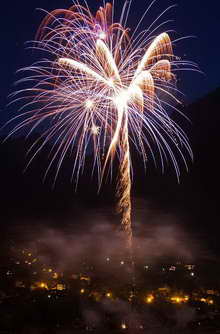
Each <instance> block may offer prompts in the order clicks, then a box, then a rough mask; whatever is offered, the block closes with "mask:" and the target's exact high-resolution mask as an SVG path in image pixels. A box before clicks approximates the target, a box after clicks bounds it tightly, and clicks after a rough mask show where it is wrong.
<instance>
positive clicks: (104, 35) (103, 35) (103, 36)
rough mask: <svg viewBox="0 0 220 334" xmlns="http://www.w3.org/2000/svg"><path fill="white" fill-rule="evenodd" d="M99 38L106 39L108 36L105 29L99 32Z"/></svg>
mask: <svg viewBox="0 0 220 334" xmlns="http://www.w3.org/2000/svg"><path fill="white" fill-rule="evenodd" d="M99 38H100V39H105V38H106V33H105V32H104V31H101V32H100V33H99Z"/></svg>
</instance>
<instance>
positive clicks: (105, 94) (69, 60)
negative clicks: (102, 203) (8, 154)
mask: <svg viewBox="0 0 220 334" xmlns="http://www.w3.org/2000/svg"><path fill="white" fill-rule="evenodd" d="M154 2H155V1H153V2H152V4H151V5H150V6H149V9H150V8H151V6H152V5H153V3H154ZM130 5H131V3H129V2H126V3H125V5H124V7H123V9H122V15H121V19H120V22H119V23H114V22H113V18H114V11H113V9H114V8H113V6H112V5H111V4H109V3H106V4H105V6H104V7H100V9H99V10H98V11H97V13H96V15H95V16H93V15H92V13H91V12H90V10H89V7H88V5H87V4H86V5H85V6H84V7H83V6H81V5H80V4H79V3H78V2H75V3H74V4H73V6H72V7H71V8H70V9H68V10H62V9H60V10H54V11H52V12H51V13H47V15H46V17H45V19H44V20H43V22H42V24H41V26H40V29H39V31H38V35H37V42H34V44H33V46H32V48H34V49H39V50H43V51H46V52H47V53H48V54H49V55H50V58H49V59H46V60H42V61H39V62H37V63H35V64H33V65H32V66H30V67H26V68H24V69H23V71H25V72H26V71H30V72H31V75H30V76H27V77H26V79H22V80H20V82H25V81H26V82H33V86H32V88H28V89H23V90H20V91H18V92H16V93H14V94H13V95H12V97H13V99H14V101H13V102H17V101H23V105H22V107H21V108H20V111H21V115H20V117H22V120H21V121H20V122H19V123H17V125H16V126H15V127H14V129H13V130H12V131H11V132H10V135H12V134H14V133H15V132H17V131H19V130H20V129H22V128H23V127H25V126H30V127H31V130H30V133H32V132H33V131H34V130H35V129H36V128H37V126H39V125H41V123H42V122H44V121H45V120H50V125H49V126H48V128H47V129H46V130H44V131H43V133H42V135H41V137H40V138H39V139H38V140H36V142H34V144H33V145H32V146H31V148H30V150H29V153H32V156H31V158H30V162H31V161H32V160H33V159H34V157H35V156H36V155H37V154H38V153H39V152H40V151H41V150H42V149H43V147H44V146H45V145H46V144H47V143H48V141H50V140H52V141H53V145H52V148H51V152H50V163H49V166H48V168H47V171H46V173H45V175H47V173H48V172H49V170H50V168H51V167H52V166H53V165H57V172H56V175H55V180H56V178H57V176H58V173H59V170H60V168H61V165H62V163H63V160H64V158H65V156H66V155H67V154H69V153H72V152H73V151H75V161H74V164H73V175H75V179H76V185H77V183H78V179H79V176H80V172H81V171H82V170H83V168H84V166H85V160H86V152H87V151H88V150H91V145H93V152H94V164H93V170H94V169H95V166H97V171H98V178H99V185H101V183H102V180H103V178H104V175H105V171H106V168H107V165H108V166H110V167H109V168H112V162H113V160H114V158H115V156H117V157H118V159H119V163H120V167H119V177H118V185H117V196H118V210H119V212H120V213H121V217H122V218H121V226H122V230H123V231H124V232H125V234H126V236H127V245H129V246H131V243H132V227H131V196H130V192H131V173H132V165H131V157H130V145H131V143H132V144H133V145H134V146H135V148H136V149H137V150H138V151H139V152H140V154H141V155H142V156H143V162H144V165H145V163H146V157H147V153H148V152H149V153H151V155H152V157H153V159H155V156H154V152H155V150H156V151H157V152H158V153H159V156H160V158H161V166H162V170H163V169H164V164H165V161H167V160H168V158H170V160H171V162H172V164H173V166H174V169H175V172H176V175H177V178H179V174H180V169H179V166H178V162H177V158H176V157H175V155H174V153H173V148H175V153H178V154H179V157H180V158H181V159H182V161H183V163H184V164H185V166H186V168H187V163H186V159H185V153H186V152H187V153H188V154H189V156H190V157H192V151H191V148H190V145H189V143H188V140H187V137H186V135H185V133H184V132H183V131H182V129H181V128H180V127H179V126H178V125H177V124H176V123H175V122H174V121H173V120H171V118H170V117H169V115H168V114H167V112H166V110H165V108H164V106H169V108H173V110H175V111H176V108H175V107H173V106H172V103H171V102H168V101H166V98H168V99H169V101H170V100H172V101H173V103H175V104H176V103H177V102H179V101H178V99H177V98H176V97H175V95H176V92H178V90H177V88H176V85H175V74H174V72H175V71H179V70H180V69H183V70H185V69H189V68H190V69H193V70H197V68H196V65H195V64H193V63H189V62H185V61H181V60H179V59H178V58H177V57H175V56H174V55H173V47H172V42H171V39H170V37H169V35H168V33H167V32H164V33H161V34H159V35H156V36H155V35H152V34H155V33H156V32H157V30H158V29H159V28H160V27H161V26H162V24H160V25H159V26H158V27H155V26H154V25H155V22H157V21H158V19H159V18H160V17H161V16H162V15H163V14H164V13H165V12H166V11H167V10H165V11H164V12H162V14H161V15H159V17H158V18H157V19H156V20H154V22H153V23H152V24H151V25H150V27H151V28H152V34H150V33H149V31H148V30H145V31H142V32H140V34H136V32H135V34H134V35H132V36H131V38H130V37H129V34H128V31H129V29H128V28H126V27H124V25H125V24H126V22H127V19H128V14H129V9H130ZM126 6H127V7H126ZM168 9H169V8H168ZM145 14H146V13H144V15H145ZM142 20H143V18H142V19H141V21H140V22H142ZM167 22H168V21H167ZM165 23H166V22H165ZM51 57H52V60H51ZM24 92H26V94H27V95H25V96H24ZM162 97H163V98H162ZM28 99H29V100H28ZM26 101H28V102H26ZM24 109H25V110H26V111H23V110H24ZM17 119H19V116H18V117H17V118H16V121H17ZM103 152H106V157H105V159H104V161H103V159H102V157H103Z"/></svg>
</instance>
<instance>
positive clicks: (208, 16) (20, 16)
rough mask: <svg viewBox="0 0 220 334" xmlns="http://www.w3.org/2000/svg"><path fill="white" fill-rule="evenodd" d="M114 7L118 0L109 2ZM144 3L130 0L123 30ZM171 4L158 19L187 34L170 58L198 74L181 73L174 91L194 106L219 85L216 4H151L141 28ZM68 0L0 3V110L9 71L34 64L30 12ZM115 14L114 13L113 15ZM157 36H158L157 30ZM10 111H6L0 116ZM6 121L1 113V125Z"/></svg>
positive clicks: (219, 11)
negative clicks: (193, 67) (188, 62)
mask: <svg viewBox="0 0 220 334" xmlns="http://www.w3.org/2000/svg"><path fill="white" fill-rule="evenodd" d="M115 2H116V4H117V6H116V7H119V8H120V5H121V3H123V1H122V0H116V1H115ZM149 3H150V1H146V0H145V1H140V0H133V7H132V8H133V9H132V11H131V14H130V19H129V24H128V25H129V26H131V27H134V26H135V23H136V22H138V19H139V18H140V17H141V14H142V13H143V12H144V10H145V9H146V8H147V5H148V4H149ZM88 4H89V5H90V6H91V8H94V9H97V8H98V7H99V6H100V5H101V4H102V2H101V1H99V0H88ZM173 4H177V7H176V8H174V9H171V10H170V12H168V13H167V14H165V16H164V19H161V20H160V21H159V22H162V21H163V20H164V21H165V20H167V19H171V20H174V22H171V23H169V24H168V25H167V26H166V27H167V29H172V30H175V31H176V35H175V36H176V37H181V36H183V37H184V36H189V35H193V36H195V38H190V39H186V40H183V41H181V42H179V43H178V44H177V46H176V48H175V53H176V54H177V55H178V56H181V57H183V59H187V60H192V61H194V62H196V63H197V64H198V65H199V67H200V69H201V71H202V72H203V73H204V74H198V73H187V74H186V75H181V77H180V79H179V80H180V81H181V82H180V84H179V87H180V88H181V90H182V91H183V92H184V93H185V96H186V98H185V100H186V102H187V101H189V102H191V101H194V100H196V99H198V98H200V97H202V96H203V95H205V94H207V93H208V92H210V91H212V90H214V89H215V88H217V87H218V86H219V85H220V79H219V75H218V73H219V70H218V69H219V59H220V47H219V28H220V2H219V1H218V0H211V1H206V0H193V1H183V0H179V1H174V0H172V1H171V0H163V1H159V0H158V1H157V2H156V3H155V4H154V5H153V7H152V9H151V10H150V12H149V14H147V16H146V18H145V20H144V22H143V26H142V27H143V28H144V27H147V26H148V25H149V23H150V22H151V21H152V20H153V19H154V18H156V17H157V16H158V14H159V13H160V12H161V11H162V10H164V9H165V8H166V7H168V6H170V5H173ZM70 5H71V1H70V0H31V1H26V0H20V1H14V2H13V5H12V3H11V2H10V1H4V10H3V11H2V15H1V21H0V25H1V54H0V58H1V82H2V85H1V102H0V108H1V109H4V106H5V104H6V97H7V96H8V94H9V93H10V92H11V91H13V87H12V84H13V82H14V81H15V80H16V76H15V71H16V70H17V69H18V68H20V67H22V66H27V65H30V64H31V63H32V61H34V60H36V58H34V55H33V54H32V52H31V51H30V50H25V45H24V43H25V42H26V41H28V40H32V39H33V38H34V36H35V33H36V30H37V28H38V26H39V24H40V21H41V19H42V17H43V13H41V12H40V11H37V10H36V8H43V9H46V10H48V11H50V10H52V9H56V8H68V7H69V6H70ZM117 12H118V10H117ZM161 32H162V31H161ZM9 112H12V111H11V110H10V111H9V110H7V111H5V113H7V114H8V113H9ZM7 118H8V116H7V115H5V114H3V118H2V117H1V119H2V120H4V119H7Z"/></svg>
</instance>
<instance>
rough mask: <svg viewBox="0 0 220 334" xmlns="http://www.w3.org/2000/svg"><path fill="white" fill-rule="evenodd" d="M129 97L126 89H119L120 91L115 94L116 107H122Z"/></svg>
mask: <svg viewBox="0 0 220 334" xmlns="http://www.w3.org/2000/svg"><path fill="white" fill-rule="evenodd" d="M130 97H131V96H130V93H129V90H128V89H126V90H121V91H120V93H119V94H118V95H117V96H115V98H114V103H115V105H116V106H117V108H124V107H126V106H127V104H128V101H129V99H130Z"/></svg>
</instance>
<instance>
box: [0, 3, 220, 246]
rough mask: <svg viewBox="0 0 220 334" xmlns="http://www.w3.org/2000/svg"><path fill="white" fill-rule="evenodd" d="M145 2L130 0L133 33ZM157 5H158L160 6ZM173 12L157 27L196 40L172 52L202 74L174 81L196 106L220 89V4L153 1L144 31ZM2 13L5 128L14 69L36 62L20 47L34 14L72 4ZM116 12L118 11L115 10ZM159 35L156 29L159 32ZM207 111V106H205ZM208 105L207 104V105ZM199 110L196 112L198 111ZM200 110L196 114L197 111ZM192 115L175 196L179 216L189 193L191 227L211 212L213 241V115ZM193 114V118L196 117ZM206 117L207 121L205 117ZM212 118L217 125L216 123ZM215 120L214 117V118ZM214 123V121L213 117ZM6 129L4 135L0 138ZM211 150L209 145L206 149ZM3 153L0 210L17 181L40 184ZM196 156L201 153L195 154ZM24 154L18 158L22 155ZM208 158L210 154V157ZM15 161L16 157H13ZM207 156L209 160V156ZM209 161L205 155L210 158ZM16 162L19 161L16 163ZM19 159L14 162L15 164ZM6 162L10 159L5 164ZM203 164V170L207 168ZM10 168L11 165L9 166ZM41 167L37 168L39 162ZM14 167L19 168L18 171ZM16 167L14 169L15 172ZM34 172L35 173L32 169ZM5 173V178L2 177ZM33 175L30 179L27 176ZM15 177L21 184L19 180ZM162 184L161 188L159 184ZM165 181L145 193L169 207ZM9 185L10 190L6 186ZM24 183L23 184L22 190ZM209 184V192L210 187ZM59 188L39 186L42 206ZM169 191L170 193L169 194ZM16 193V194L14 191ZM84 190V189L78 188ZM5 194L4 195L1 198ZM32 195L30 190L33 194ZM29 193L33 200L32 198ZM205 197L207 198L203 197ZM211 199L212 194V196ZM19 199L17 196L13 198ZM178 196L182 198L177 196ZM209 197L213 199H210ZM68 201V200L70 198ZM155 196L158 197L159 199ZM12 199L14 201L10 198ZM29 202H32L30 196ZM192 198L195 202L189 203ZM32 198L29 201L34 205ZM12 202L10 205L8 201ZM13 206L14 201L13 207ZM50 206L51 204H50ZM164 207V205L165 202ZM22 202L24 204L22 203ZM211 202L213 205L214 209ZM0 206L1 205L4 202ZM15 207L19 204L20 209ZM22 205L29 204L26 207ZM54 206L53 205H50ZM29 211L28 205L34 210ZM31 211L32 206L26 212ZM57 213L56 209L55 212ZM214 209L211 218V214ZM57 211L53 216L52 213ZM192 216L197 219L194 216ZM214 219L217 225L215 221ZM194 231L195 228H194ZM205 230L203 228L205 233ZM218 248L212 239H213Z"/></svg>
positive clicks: (13, 7)
mask: <svg viewBox="0 0 220 334" xmlns="http://www.w3.org/2000/svg"><path fill="white" fill-rule="evenodd" d="M115 2H116V4H117V7H119V8H120V4H121V3H123V1H122V0H118V1H117V0H115ZM149 2H150V1H142V0H133V7H132V8H133V9H132V10H131V13H130V19H129V21H128V25H129V26H130V27H131V28H133V27H135V24H136V22H138V19H139V18H140V17H141V15H142V13H143V12H144V10H145V9H146V8H147V5H148V4H149ZM161 3H162V5H161ZM176 3H177V7H175V8H173V9H171V10H170V11H169V12H168V13H167V14H166V15H165V16H164V18H163V19H161V20H160V21H159V22H162V21H165V20H167V19H171V20H172V19H173V20H174V22H171V23H170V24H168V25H167V26H166V27H167V29H173V30H175V32H176V33H175V34H174V35H175V37H176V38H178V37H181V36H182V37H184V36H189V35H193V36H195V37H193V38H189V39H185V40H182V41H180V42H179V43H178V44H177V45H176V47H175V54H176V55H178V56H181V57H182V58H183V59H186V60H192V61H194V62H196V63H197V64H198V65H199V68H200V69H201V71H202V72H203V74H201V73H193V72H188V73H183V74H181V75H180V77H179V88H180V89H181V91H183V92H184V94H185V101H186V103H187V104H188V103H191V102H194V101H197V100H198V99H200V98H202V97H203V96H205V95H206V94H208V93H210V92H212V91H214V90H215V89H216V88H218V87H220V80H219V60H220V46H219V25H220V1H218V0H211V1H206V0H193V1H189V0H188V1H186V0H179V1H174V0H172V1H170V0H158V1H157V2H156V3H155V5H154V6H153V7H152V9H151V11H150V12H149V13H148V14H147V16H146V19H145V20H144V21H143V25H142V28H146V27H148V26H149V24H150V23H152V21H153V20H154V19H155V18H156V17H157V16H158V15H159V14H160V13H161V11H163V10H164V9H166V8H167V7H168V6H170V5H173V4H176ZM88 4H89V6H91V8H94V10H95V9H97V8H98V7H99V6H100V5H101V4H102V2H101V1H99V0H88ZM4 6H5V8H4V10H2V12H1V20H0V25H1V30H0V31H1V53H0V57H1V83H2V84H1V95H0V96H1V100H0V110H1V118H0V124H4V123H5V122H6V121H7V120H8V119H10V118H11V117H12V115H15V113H16V109H15V107H8V108H6V104H7V102H8V100H7V96H8V94H9V93H11V92H13V91H14V90H15V88H14V87H13V82H14V81H16V80H17V79H18V77H17V76H16V75H15V72H16V70H18V69H19V68H21V67H23V66H28V65H31V64H32V63H33V62H34V61H36V60H38V58H36V56H35V54H34V53H33V52H32V51H31V50H26V49H25V42H26V41H29V40H32V39H34V36H35V33H36V31H37V28H38V26H39V24H40V22H41V20H42V18H43V13H42V12H40V11H37V10H36V8H43V9H46V10H48V11H51V10H53V9H57V8H68V7H70V6H71V1H69V0H31V1H27V0H21V1H15V2H14V3H13V4H12V3H11V2H10V1H4ZM117 12H118V9H117ZM162 31H163V30H162V29H161V31H159V32H162ZM207 106H209V103H208V104H207ZM211 106H212V105H211ZM198 108H199V107H198ZM200 109H201V110H200ZM200 109H198V110H196V112H194V114H193V115H192V118H193V122H194V124H195V129H194V130H195V133H196V134H195V135H194V143H195V144H194V146H195V151H196V154H195V164H194V167H192V170H191V174H190V175H189V177H188V179H185V181H183V183H184V182H185V190H184V191H185V192H183V193H182V194H181V191H183V188H181V187H180V188H178V189H179V190H176V189H177V187H178V185H177V183H176V185H175V187H174V188H175V191H176V192H178V194H179V195H178V196H179V197H178V196H177V197H178V198H179V201H180V202H181V200H182V202H183V204H181V205H182V211H184V196H186V191H189V192H190V193H189V196H188V195H187V197H189V198H191V200H190V199H189V200H188V204H187V205H188V207H187V208H186V211H187V210H188V212H190V211H192V207H193V210H195V214H194V216H193V217H191V219H192V220H193V219H194V223H195V224H196V223H197V222H198V221H199V220H201V216H202V214H201V212H200V207H205V206H206V215H204V219H203V222H201V224H200V226H201V225H202V224H203V225H204V226H205V225H206V226H207V217H208V215H209V212H211V218H210V221H209V223H212V224H216V225H215V227H214V225H212V227H213V228H215V229H214V230H213V232H212V233H213V234H212V235H213V237H214V235H215V236H217V234H215V232H216V233H217V231H219V228H218V227H216V226H217V216H218V214H217V210H218V203H217V197H216V195H217V186H216V188H215V190H214V191H213V189H214V184H215V175H217V173H218V171H217V166H218V165H217V159H218V158H217V156H216V154H215V155H214V156H212V161H211V160H208V159H207V152H210V149H209V148H208V147H212V151H211V152H213V151H214V147H216V146H213V143H214V145H216V143H217V141H216V138H217V140H219V138H218V137H213V134H214V133H215V131H216V127H217V124H218V123H217V116H213V117H214V119H212V120H210V119H209V117H208V116H207V114H206V111H205V110H203V114H202V113H201V116H200V114H199V112H200V111H201V112H202V107H201V108H200ZM197 111H198V113H197ZM217 112H218V110H216V111H215V114H214V115H217ZM204 115H206V116H204ZM215 117H216V121H215ZM218 117H219V116H218ZM218 119H219V118H218ZM206 123H207V124H208V123H209V127H208V128H207V131H206V133H205V136H204V138H205V139H206V140H204V142H202V140H201V138H202V136H203V135H202V134H203V133H204V132H203V129H204V126H205V124H206ZM6 133H7V130H4V131H3V132H2V134H1V135H5V134H6ZM209 145H210V146H209ZM1 150H2V152H5V153H4V154H5V155H4V156H3V161H4V163H3V167H2V166H1V167H2V168H3V169H5V170H6V169H7V172H5V173H6V174H7V175H9V173H10V170H11V171H12V178H11V179H10V180H9V178H8V180H7V177H4V174H3V176H2V181H1V185H2V182H3V183H4V182H5V183H4V186H2V187H3V188H2V189H3V190H2V199H3V198H5V197H6V199H5V203H6V202H7V204H5V206H7V205H9V203H12V204H10V205H13V203H15V202H16V196H17V195H18V194H19V191H20V189H21V188H22V187H23V183H22V182H24V183H25V182H26V188H25V186H24V189H26V190H27V189H29V191H30V194H31V191H32V190H31V188H33V184H31V182H33V180H34V179H35V182H36V183H39V180H40V177H41V176H39V175H38V176H37V179H36V175H37V168H36V166H35V167H31V168H32V171H31V172H30V173H32V174H27V175H22V168H23V167H24V165H25V163H23V166H22V167H21V163H20V160H22V159H23V158H22V157H23V156H22V155H20V156H19V152H18V151H17V152H16V150H15V152H14V151H13V150H11V152H10V154H11V155H13V154H14V156H15V158H14V162H12V161H13V158H12V157H11V158H10V159H11V160H10V163H11V166H10V168H9V170H8V166H7V163H8V162H7V161H5V157H7V152H6V151H7V146H4V145H3V146H1ZM198 152H201V153H199V154H198ZM22 154H23V153H22ZM210 154H211V153H210ZM18 156H19V158H18ZM208 156H209V155H208ZM209 157H210V156H209ZM19 159H20V160H19ZM18 160H19V163H18ZM8 161H9V160H8ZM206 162H207V165H206ZM12 164H14V166H12ZM39 164H40V163H39ZM16 166H19V168H20V169H19V168H17V167H16ZM212 166H214V170H215V172H216V174H215V172H213V174H212V172H211V171H212ZM15 168H17V170H16V173H14V172H15ZM34 168H35V169H34ZM6 174H5V175H6ZM31 175H32V176H31ZM154 177H155V178H156V177H157V176H155V175H154V176H152V177H151V180H152V181H151V182H152V184H153V180H154ZM19 178H20V179H19ZM148 181H149V180H148ZM13 182H17V190H16V189H15V190H14V193H13V192H11V188H10V185H11V186H12V184H13ZM160 182H164V184H163V185H162V187H161V183H160ZM168 182H169V178H164V181H161V178H160V179H159V182H158V183H157V188H156V189H154V188H153V186H149V188H151V189H154V194H152V193H151V194H150V196H155V197H158V196H159V194H160V195H161V193H162V192H164V193H163V194H162V195H161V198H162V197H163V196H164V198H163V200H164V206H166V205H168V207H171V204H172V203H171V201H170V199H171V198H172V196H173V198H174V203H175V200H176V198H175V196H176V192H175V191H174V193H173V194H172V191H173V190H172V189H171V188H169V189H168V188H167V184H168ZM8 184H9V185H8ZM27 184H28V185H27ZM66 184H67V183H64V188H65V187H66ZM210 184H212V185H213V187H211V186H210ZM64 188H63V189H62V184H61V185H60V188H59V190H60V189H61V191H63V193H62V192H61V193H58V192H56V191H57V190H55V193H53V195H52V192H53V190H52V189H51V188H50V189H49V190H48V188H45V186H44V185H39V189H36V192H38V193H40V192H43V191H45V193H44V195H43V197H42V201H44V202H46V200H47V196H48V198H49V196H50V197H51V198H52V199H53V200H57V202H56V203H55V206H56V205H59V204H58V203H60V196H64V192H65V191H66V188H65V189H64ZM174 188H173V189H174ZM18 189H19V190H18ZM82 189H85V188H82ZM167 189H168V191H169V190H170V189H171V190H170V194H169V196H168V197H167V198H168V199H167V202H166V201H165V199H166V196H167V195H166V191H167ZM4 191H5V193H7V194H6V195H5V193H4ZM67 191H69V193H70V194H72V188H71V185H69V186H68V189H67ZM33 193H34V191H33ZM33 193H32V195H33ZM205 194H206V195H205ZM213 194H214V195H213ZM18 196H19V195H18ZM181 196H182V197H181ZM212 196H213V197H212ZM27 197H30V196H29V194H27V195H26V197H24V200H27ZM70 197H71V195H70ZM159 197H160V196H159ZM13 198H14V199H13ZM33 198H34V197H33ZM194 199H195V201H194ZM34 200H35V198H34V199H33V200H32V202H34ZM10 201H12V202H10ZM13 201H14V202H13ZM51 201H52V200H51ZM168 202H169V203H168ZM23 203H25V201H24V202H23ZM213 203H214V204H213ZM3 205H4V203H3ZM19 205H20V204H19ZM27 205H30V203H28V204H27ZM53 205H54V204H53ZM33 207H34V206H32V208H33ZM29 209H30V210H31V205H30V208H29ZM57 210H59V207H58V209H57ZM214 210H216V213H215V212H214ZM56 212H57V211H56ZM196 216H197V217H196ZM214 219H216V221H215V222H214ZM195 226H196V225H195ZM204 231H205V228H204ZM216 243H217V239H216Z"/></svg>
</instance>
